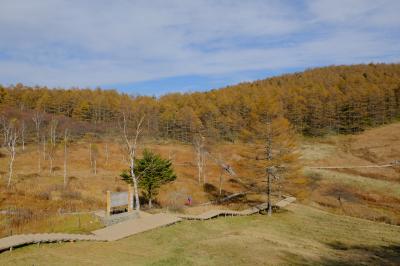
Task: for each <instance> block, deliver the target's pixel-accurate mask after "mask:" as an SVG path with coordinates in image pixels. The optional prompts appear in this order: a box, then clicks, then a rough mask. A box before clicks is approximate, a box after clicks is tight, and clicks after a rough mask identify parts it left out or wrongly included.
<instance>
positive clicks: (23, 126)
mask: <svg viewBox="0 0 400 266" xmlns="http://www.w3.org/2000/svg"><path fill="white" fill-rule="evenodd" d="M25 129H26V125H25V120H23V119H22V121H21V141H22V150H23V151H25Z"/></svg>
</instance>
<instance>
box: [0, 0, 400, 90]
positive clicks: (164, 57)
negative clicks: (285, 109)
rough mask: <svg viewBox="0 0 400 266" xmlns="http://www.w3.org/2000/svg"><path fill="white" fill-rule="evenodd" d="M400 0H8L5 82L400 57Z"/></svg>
mask: <svg viewBox="0 0 400 266" xmlns="http://www.w3.org/2000/svg"><path fill="white" fill-rule="evenodd" d="M399 10H400V1H398V0H381V1H376V0H373V1H372V0H335V1H333V0H309V1H300V0H292V1H289V0H281V1H268V0H264V1H259V0H254V1H251V0H249V1H236V0H231V1H224V0H218V1H202V0H192V1H189V0H186V1H183V0H182V1H181V0H169V1H164V0H158V1H151V0H147V1H134V0H114V1H106V0H96V1H95V0H35V1H32V0H0V36H1V37H0V83H1V84H3V85H9V84H15V83H18V82H22V83H24V84H27V85H46V86H49V87H66V88H68V87H92V88H95V87H98V86H100V87H102V88H116V89H118V90H120V91H124V92H129V93H133V94H142V95H143V94H145V95H161V94H164V93H167V92H172V91H179V92H185V91H197V90H207V89H211V88H218V87H222V86H226V85H230V84H236V83H238V82H242V81H250V80H254V79H260V78H264V77H268V76H272V75H277V74H281V73H286V72H293V71H300V70H303V69H305V68H310V67H316V66H324V65H333V64H335V65H338V64H356V63H369V62H400V45H399V43H400V16H399V14H398V12H399Z"/></svg>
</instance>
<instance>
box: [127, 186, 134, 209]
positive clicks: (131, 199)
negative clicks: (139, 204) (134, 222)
mask: <svg viewBox="0 0 400 266" xmlns="http://www.w3.org/2000/svg"><path fill="white" fill-rule="evenodd" d="M132 210H133V191H132V186H131V185H130V184H128V212H131V211H132Z"/></svg>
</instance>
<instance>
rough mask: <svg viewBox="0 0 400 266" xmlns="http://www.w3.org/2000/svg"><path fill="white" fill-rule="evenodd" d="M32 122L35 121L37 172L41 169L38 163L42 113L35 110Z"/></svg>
mask: <svg viewBox="0 0 400 266" xmlns="http://www.w3.org/2000/svg"><path fill="white" fill-rule="evenodd" d="M32 120H33V122H34V123H35V132H36V144H37V154H38V172H39V173H40V171H41V165H40V163H41V162H40V157H41V154H40V126H41V124H42V122H43V114H42V113H40V112H35V113H34V115H33V117H32Z"/></svg>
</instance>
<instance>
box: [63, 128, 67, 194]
mask: <svg viewBox="0 0 400 266" xmlns="http://www.w3.org/2000/svg"><path fill="white" fill-rule="evenodd" d="M67 148H68V129H65V131H64V187H66V186H67V181H68V180H67V160H68V149H67Z"/></svg>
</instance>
